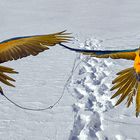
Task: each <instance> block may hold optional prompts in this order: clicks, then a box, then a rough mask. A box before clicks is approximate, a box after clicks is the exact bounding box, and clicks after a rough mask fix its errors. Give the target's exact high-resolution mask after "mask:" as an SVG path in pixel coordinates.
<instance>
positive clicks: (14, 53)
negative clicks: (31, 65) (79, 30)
mask: <svg viewBox="0 0 140 140" xmlns="http://www.w3.org/2000/svg"><path fill="white" fill-rule="evenodd" d="M69 35H70V33H66V32H65V31H62V32H58V33H54V34H48V35H34V36H23V37H15V38H11V39H7V40H4V41H2V42H0V63H4V62H7V61H12V60H17V59H21V58H23V57H26V56H29V55H33V56H36V55H37V54H39V53H40V52H43V51H45V50H48V49H49V47H51V46H55V45H56V44H59V43H62V42H63V43H65V42H68V41H69V40H70V38H71V36H69ZM6 73H10V74H16V73H18V72H16V71H15V70H14V69H13V68H9V67H5V66H0V82H2V83H4V84H6V85H8V86H12V87H15V86H14V85H13V84H12V83H11V81H13V82H15V80H14V79H13V78H11V77H9V76H8V75H7V74H6ZM0 93H1V94H2V95H4V93H3V90H2V88H1V86H0Z"/></svg>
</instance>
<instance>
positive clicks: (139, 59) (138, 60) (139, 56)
mask: <svg viewBox="0 0 140 140" xmlns="http://www.w3.org/2000/svg"><path fill="white" fill-rule="evenodd" d="M134 69H135V71H136V72H137V73H138V74H140V51H139V50H138V51H137V52H136V57H135V60H134Z"/></svg>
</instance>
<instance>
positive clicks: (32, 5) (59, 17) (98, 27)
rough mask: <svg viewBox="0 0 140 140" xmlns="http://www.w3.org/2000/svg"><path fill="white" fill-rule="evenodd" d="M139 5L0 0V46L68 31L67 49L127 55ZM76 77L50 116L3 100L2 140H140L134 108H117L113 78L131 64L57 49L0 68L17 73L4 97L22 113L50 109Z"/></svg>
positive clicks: (103, 0) (139, 20)
mask: <svg viewBox="0 0 140 140" xmlns="http://www.w3.org/2000/svg"><path fill="white" fill-rule="evenodd" d="M139 4H140V2H139V0H135V1H132V0H117V1H116V0H98V1H96V0H86V1H85V0H70V1H65V0H59V1H58V0H30V1H28V0H24V1H23V0H20V1H18V0H3V1H1V3H0V13H1V14H0V15H1V27H0V32H1V36H0V40H1V41H2V40H4V39H8V38H11V37H15V36H22V35H36V34H46V33H47V34H48V33H53V32H57V31H62V30H65V29H67V30H68V32H72V33H73V34H72V35H73V36H74V37H76V40H77V42H76V41H75V42H72V43H70V44H69V45H70V46H71V47H81V48H87V49H93V48H96V49H128V48H135V47H137V46H138V45H139V40H140V31H139V30H140V26H139V25H140V14H139V12H140V8H139ZM75 60H76V65H77V68H76V70H75V71H74V72H73V75H72V77H71V78H70V80H69V83H68V87H67V88H68V90H65V94H64V97H63V98H62V100H61V102H60V103H59V104H58V105H57V106H55V107H54V108H53V109H52V110H48V111H42V112H32V111H24V110H21V109H19V108H17V107H15V106H13V105H12V104H11V103H9V102H8V101H7V100H5V99H4V98H3V97H1V100H0V104H1V109H0V140H31V139H34V140H67V139H69V140H78V139H79V140H139V138H140V134H139V131H138V130H139V129H140V124H139V121H140V120H139V118H136V117H135V114H134V112H135V104H133V105H132V106H131V107H130V108H129V109H127V108H126V107H125V105H124V104H121V105H120V106H118V107H116V108H114V107H113V105H114V103H115V101H116V100H115V99H114V100H110V97H111V96H112V94H113V93H112V92H110V90H109V89H110V87H111V81H112V79H113V78H114V77H115V74H116V73H117V72H118V71H120V70H122V69H125V68H127V67H131V66H132V64H133V63H132V62H130V61H126V60H111V59H96V58H90V57H87V56H82V55H79V54H77V55H76V54H75V53H74V52H70V51H69V50H66V49H63V48H62V47H60V46H58V45H57V46H56V47H54V48H51V49H50V50H48V51H46V52H44V53H42V54H40V55H38V56H36V57H32V56H31V57H28V58H25V59H21V60H18V61H13V62H7V63H4V64H3V65H5V66H9V67H12V68H14V69H15V70H17V71H18V72H19V74H18V75H13V77H14V78H15V79H16V88H8V87H6V86H3V87H4V91H5V94H6V95H7V96H8V97H9V98H11V99H12V100H14V101H16V102H17V103H19V104H21V105H24V106H26V107H36V108H40V107H41V108H42V107H46V106H49V105H51V104H52V103H54V102H55V101H56V100H57V99H58V98H59V97H60V96H61V93H62V90H63V87H64V85H65V83H66V81H67V79H68V78H69V77H70V72H71V70H72V67H73V63H74V61H75Z"/></svg>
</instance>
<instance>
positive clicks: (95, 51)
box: [59, 43, 139, 55]
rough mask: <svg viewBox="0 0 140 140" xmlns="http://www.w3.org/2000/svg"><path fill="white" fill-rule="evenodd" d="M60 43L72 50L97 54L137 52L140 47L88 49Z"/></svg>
mask: <svg viewBox="0 0 140 140" xmlns="http://www.w3.org/2000/svg"><path fill="white" fill-rule="evenodd" d="M59 44H60V45H61V46H63V47H64V48H67V49H69V50H71V51H75V52H82V53H94V54H96V55H104V54H113V53H119V52H135V51H137V50H138V49H139V48H136V49H130V50H86V49H75V48H71V47H68V46H66V45H64V44H62V43H59Z"/></svg>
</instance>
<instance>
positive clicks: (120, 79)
mask: <svg viewBox="0 0 140 140" xmlns="http://www.w3.org/2000/svg"><path fill="white" fill-rule="evenodd" d="M60 45H61V46H63V47H65V48H67V49H69V50H71V51H75V52H78V53H82V54H83V55H88V56H91V57H97V58H112V59H127V60H133V61H134V65H133V67H131V68H127V69H125V70H122V71H120V72H118V73H117V75H118V76H117V77H116V78H115V79H114V80H113V81H112V84H114V86H113V87H112V88H111V91H112V90H116V93H115V94H114V95H113V96H112V97H111V99H112V98H115V97H117V96H119V99H118V101H117V102H116V104H115V106H117V105H119V104H120V103H121V102H122V101H123V100H124V99H126V98H127V100H126V104H127V107H129V106H130V105H131V103H132V102H133V97H135V96H136V117H138V115H139V112H140V48H136V49H130V50H86V49H76V48H71V47H68V46H66V45H64V44H62V43H60Z"/></svg>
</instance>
